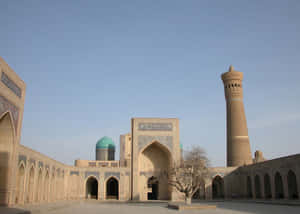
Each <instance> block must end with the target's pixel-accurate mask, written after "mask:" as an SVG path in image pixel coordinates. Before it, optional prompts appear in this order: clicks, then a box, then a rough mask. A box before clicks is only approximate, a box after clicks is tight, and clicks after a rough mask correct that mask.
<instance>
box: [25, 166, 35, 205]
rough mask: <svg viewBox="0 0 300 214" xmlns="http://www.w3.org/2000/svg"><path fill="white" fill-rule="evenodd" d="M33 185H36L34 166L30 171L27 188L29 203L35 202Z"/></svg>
mask: <svg viewBox="0 0 300 214" xmlns="http://www.w3.org/2000/svg"><path fill="white" fill-rule="evenodd" d="M33 185H34V167H33V166H32V167H31V168H30V171H29V178H28V186H27V196H26V202H28V203H30V202H32V201H33V196H34V195H33V194H34V192H33Z"/></svg>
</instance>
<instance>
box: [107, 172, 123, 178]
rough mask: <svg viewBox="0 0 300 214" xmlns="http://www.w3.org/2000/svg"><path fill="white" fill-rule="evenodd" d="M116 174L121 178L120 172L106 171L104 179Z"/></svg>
mask: <svg viewBox="0 0 300 214" xmlns="http://www.w3.org/2000/svg"><path fill="white" fill-rule="evenodd" d="M111 176H114V177H116V178H118V179H119V180H120V172H105V174H104V179H105V180H106V179H107V178H109V177H111Z"/></svg>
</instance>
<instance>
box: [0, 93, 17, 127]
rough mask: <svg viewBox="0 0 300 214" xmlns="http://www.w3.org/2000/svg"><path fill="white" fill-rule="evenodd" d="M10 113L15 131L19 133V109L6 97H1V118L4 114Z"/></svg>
mask: <svg viewBox="0 0 300 214" xmlns="http://www.w3.org/2000/svg"><path fill="white" fill-rule="evenodd" d="M7 111H9V112H10V113H11V115H12V119H13V122H14V126H15V131H16V132H17V127H18V119H19V109H18V108H17V107H16V106H15V105H13V104H12V103H11V102H9V101H8V100H7V99H6V98H5V97H3V96H1V95H0V116H1V115H2V114H3V113H4V112H7Z"/></svg>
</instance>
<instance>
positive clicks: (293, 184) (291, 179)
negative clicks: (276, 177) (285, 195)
mask: <svg viewBox="0 0 300 214" xmlns="http://www.w3.org/2000/svg"><path fill="white" fill-rule="evenodd" d="M287 181H288V189H289V199H298V198H299V195H298V186H297V178H296V174H295V173H294V172H293V171H292V170H290V171H289V172H288V175H287Z"/></svg>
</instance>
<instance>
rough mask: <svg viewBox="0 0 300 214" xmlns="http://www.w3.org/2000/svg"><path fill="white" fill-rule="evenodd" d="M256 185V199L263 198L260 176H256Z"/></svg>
mask: <svg viewBox="0 0 300 214" xmlns="http://www.w3.org/2000/svg"><path fill="white" fill-rule="evenodd" d="M254 184H255V198H261V185H260V178H259V175H255V178H254Z"/></svg>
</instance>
